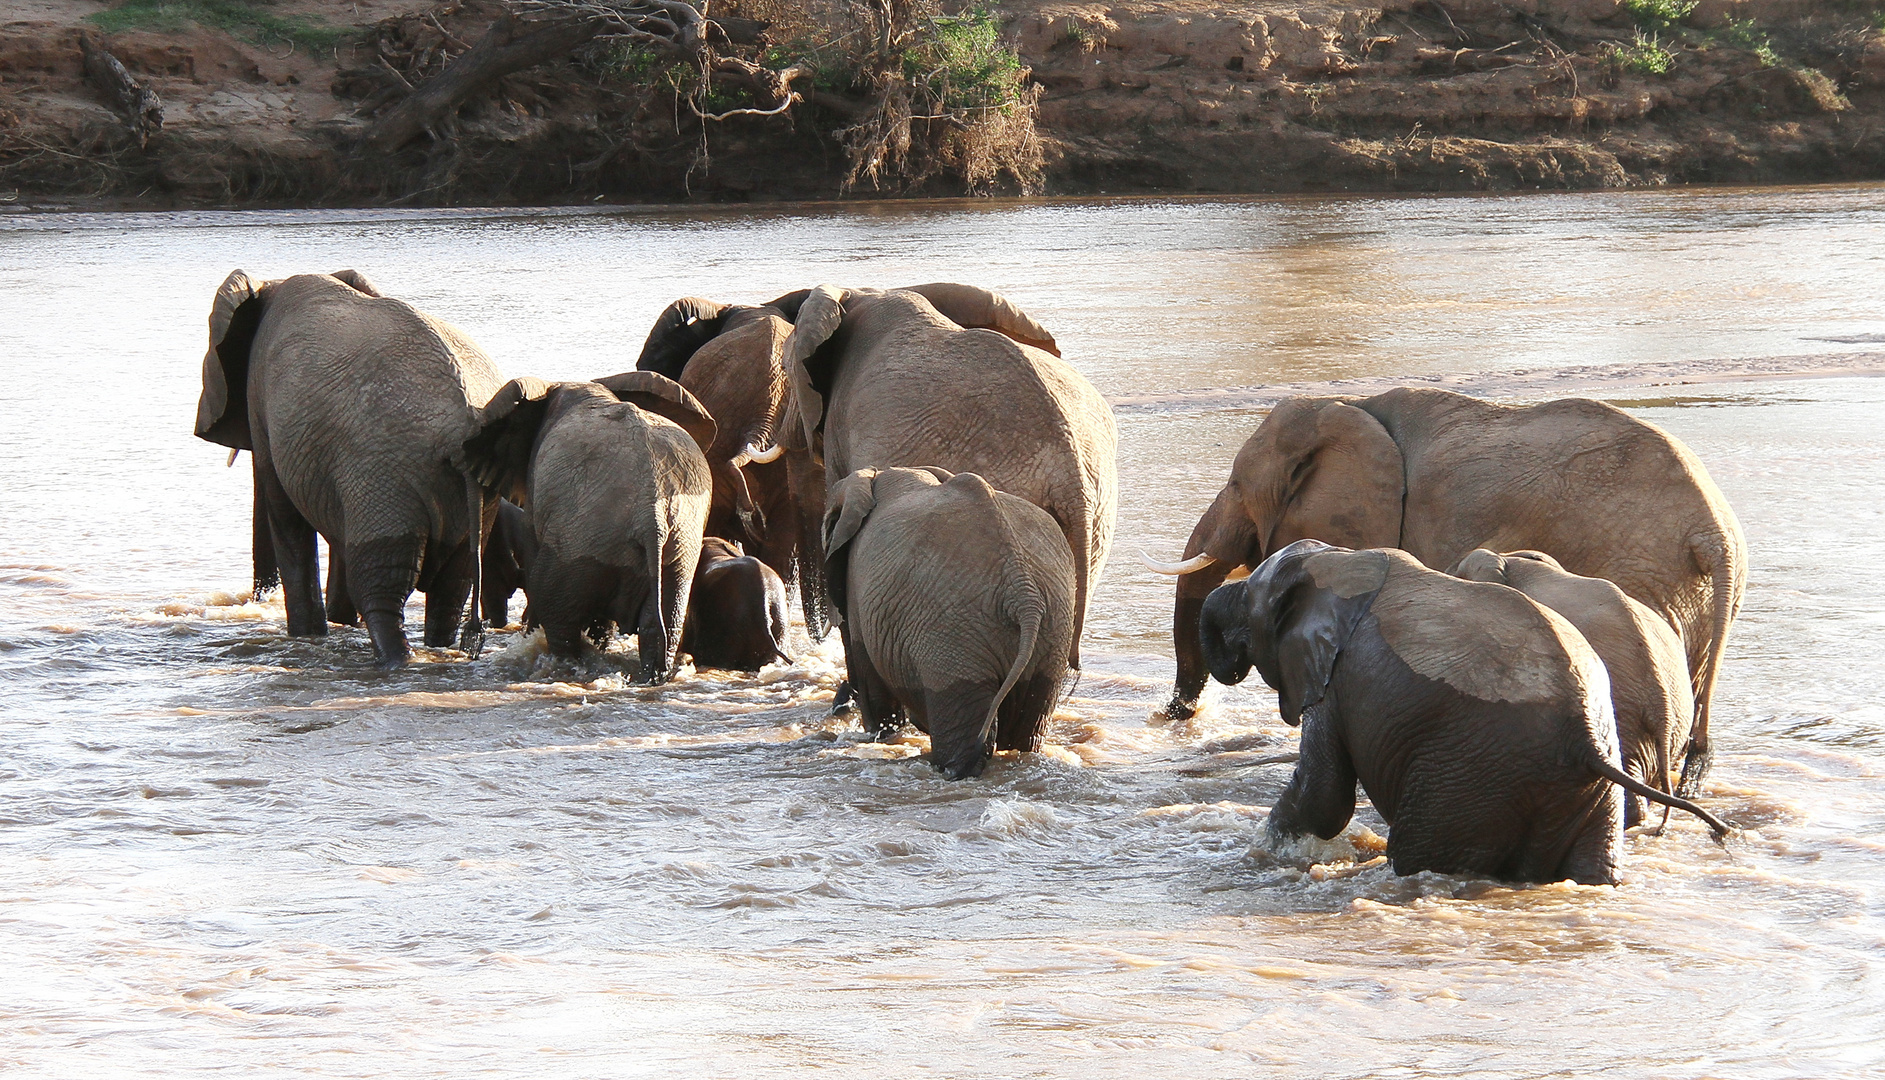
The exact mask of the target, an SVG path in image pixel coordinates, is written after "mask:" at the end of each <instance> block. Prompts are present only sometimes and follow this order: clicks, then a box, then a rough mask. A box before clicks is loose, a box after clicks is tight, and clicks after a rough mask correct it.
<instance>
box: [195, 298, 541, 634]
mask: <svg viewBox="0 0 1885 1080" xmlns="http://www.w3.org/2000/svg"><path fill="white" fill-rule="evenodd" d="M209 337H210V347H209V352H208V354H207V355H205V356H204V358H203V393H202V397H201V399H200V400H199V401H198V404H197V414H196V434H197V436H198V437H199V438H203V439H207V440H209V441H210V442H214V443H218V444H220V445H223V446H227V447H231V448H233V449H239V450H249V451H252V453H251V455H250V457H251V459H252V464H253V469H254V474H255V515H256V525H255V530H254V542H255V548H256V551H255V564H256V579H257V580H256V584H257V586H258V588H260V587H263V586H266V585H268V584H269V583H270V582H269V580H268V578H269V577H270V576H272V575H273V574H276V573H278V574H279V577H280V581H281V585H282V602H283V606H284V607H285V608H286V609H287V616H288V632H289V633H290V634H292V635H295V636H298V637H319V636H321V635H324V634H326V633H327V611H328V608H329V607H330V606H331V607H332V608H333V610H334V612H335V614H336V616H337V617H339V618H340V619H341V620H342V621H347V622H351V621H352V613H353V612H354V611H358V612H359V613H360V614H362V615H364V616H365V621H366V625H367V632H368V634H369V635H370V636H371V638H372V641H373V653H374V657H375V658H376V659H377V660H378V662H379V663H380V664H381V665H382V666H394V665H398V664H402V663H404V662H405V661H406V659H407V658H408V656H409V655H410V650H409V649H408V647H407V644H406V637H405V628H404V624H405V617H404V612H405V606H406V599H407V597H408V596H410V595H411V594H412V591H413V589H414V588H415V587H416V588H417V589H419V591H421V592H424V593H425V594H426V605H425V643H426V644H427V645H429V646H434V647H438V646H443V645H448V644H450V642H451V639H452V633H453V631H454V630H455V629H456V628H457V627H458V622H459V617H460V615H461V614H463V612H464V609H465V600H466V598H467V596H469V595H470V594H471V593H472V592H473V590H474V586H475V582H476V579H477V576H478V575H477V567H478V563H479V543H480V541H481V540H482V538H483V532H484V529H485V527H486V524H487V522H486V514H487V507H486V504H485V500H484V499H483V495H482V492H481V491H480V490H479V489H478V487H477V485H475V484H472V483H469V482H467V481H466V479H465V478H464V477H463V476H462V475H461V474H459V473H458V472H457V471H456V470H455V469H453V468H452V465H451V458H452V455H453V454H454V453H455V452H456V451H457V449H458V447H459V445H460V444H461V443H463V441H464V440H465V439H466V438H468V437H469V436H470V435H471V434H472V432H473V431H474V430H476V424H477V419H476V415H477V410H478V409H479V407H480V406H482V405H483V404H484V403H485V402H486V401H488V400H490V397H491V395H492V394H493V393H495V392H496V391H497V389H498V387H499V386H501V385H503V382H504V379H503V376H501V375H499V374H498V371H497V367H496V366H495V365H494V364H492V362H491V360H490V358H489V357H487V356H486V355H485V354H484V352H483V351H482V350H480V349H479V348H478V347H477V346H476V345H474V344H472V343H471V341H470V339H469V338H467V337H465V335H464V334H463V333H461V332H460V331H459V330H458V329H457V328H455V327H453V326H451V325H450V324H448V323H445V322H443V321H441V320H438V319H435V318H432V317H431V316H429V315H426V314H424V313H422V312H420V311H418V310H416V309H414V308H413V307H412V306H411V305H409V304H406V303H404V302H402V301H399V300H394V299H390V298H388V297H383V296H381V295H380V294H379V292H378V291H377V290H376V289H374V287H373V286H372V285H371V284H370V283H369V282H368V281H367V280H366V278H365V277H363V276H361V275H360V274H357V273H355V272H353V271H351V270H344V271H341V272H339V273H336V274H302V275H298V276H295V277H290V278H284V279H282V280H279V281H257V280H255V279H253V278H251V277H249V275H247V274H245V273H243V272H242V271H240V270H237V271H235V272H234V273H232V274H230V275H229V277H228V279H227V280H225V281H224V282H223V284H222V286H221V288H219V289H217V291H216V299H215V302H214V304H213V306H212V308H211V310H210V318H209ZM316 533H319V534H320V535H321V536H324V537H326V538H327V540H328V543H329V545H330V546H331V549H332V552H334V553H338V557H335V558H334V559H333V561H334V563H335V564H336V565H337V566H339V567H342V569H341V570H339V571H338V572H337V573H336V574H335V575H334V580H333V581H332V586H333V588H330V593H331V592H336V591H338V592H344V594H345V595H330V596H328V597H327V600H326V603H325V604H324V603H323V600H322V597H321V587H320V580H319V576H318V566H317V563H316V554H315V535H316ZM478 629H479V623H478V620H477V613H476V611H475V609H474V611H473V614H472V617H471V618H470V619H469V620H467V622H466V623H465V639H467V640H475V639H476V635H477V632H478Z"/></svg>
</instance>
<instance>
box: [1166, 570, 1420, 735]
mask: <svg viewBox="0 0 1885 1080" xmlns="http://www.w3.org/2000/svg"><path fill="white" fill-rule="evenodd" d="M1387 572H1388V557H1387V555H1386V554H1385V553H1384V552H1381V551H1349V550H1347V549H1344V548H1335V547H1330V546H1329V545H1328V544H1324V543H1322V542H1320V541H1317V540H1298V541H1296V542H1295V543H1293V544H1290V545H1289V546H1288V547H1285V548H1283V549H1282V550H1281V551H1278V552H1277V553H1276V554H1274V555H1272V556H1270V557H1269V558H1268V559H1266V560H1264V562H1263V564H1262V565H1261V566H1259V567H1258V568H1257V569H1256V570H1255V571H1254V572H1252V573H1251V575H1250V576H1249V577H1248V578H1246V579H1244V580H1243V581H1239V582H1233V583H1231V584H1229V585H1224V586H1221V587H1219V588H1218V589H1216V590H1215V591H1213V592H1212V593H1211V595H1210V597H1209V598H1208V599H1206V601H1205V603H1204V610H1203V612H1202V614H1201V617H1200V626H1199V631H1200V644H1201V647H1202V649H1203V652H1204V657H1205V661H1206V663H1207V664H1208V665H1209V667H1210V671H1211V675H1212V677H1214V678H1216V679H1217V680H1218V681H1219V682H1222V683H1225V684H1228V685H1236V684H1237V683H1239V682H1242V681H1243V679H1244V677H1245V676H1246V675H1247V674H1249V671H1250V669H1251V668H1252V667H1255V668H1256V669H1257V673H1258V674H1259V675H1261V676H1262V677H1263V681H1264V682H1265V683H1267V684H1268V685H1270V686H1271V687H1272V688H1274V689H1275V690H1276V691H1277V696H1278V705H1277V707H1278V711H1279V712H1281V714H1282V716H1283V719H1284V721H1285V722H1287V723H1288V724H1289V725H1290V726H1292V727H1294V726H1296V725H1299V724H1301V723H1302V714H1303V712H1304V710H1306V709H1309V708H1310V707H1312V706H1314V705H1315V704H1316V703H1317V702H1319V701H1321V700H1322V698H1323V696H1324V692H1325V691H1326V689H1327V688H1328V685H1329V679H1330V677H1331V676H1332V675H1333V673H1334V670H1335V661H1336V659H1337V658H1338V657H1339V656H1340V655H1341V652H1342V650H1343V648H1344V647H1346V645H1347V644H1348V640H1349V638H1350V637H1351V636H1352V635H1353V634H1354V632H1355V627H1356V625H1357V624H1358V623H1360V622H1361V619H1362V617H1363V616H1364V615H1366V614H1367V613H1368V610H1369V607H1370V605H1371V604H1372V603H1373V602H1374V598H1375V595H1376V593H1378V592H1379V591H1380V589H1381V586H1382V584H1383V583H1384V582H1385V581H1386V580H1387Z"/></svg>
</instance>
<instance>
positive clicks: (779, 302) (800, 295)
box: [760, 289, 812, 322]
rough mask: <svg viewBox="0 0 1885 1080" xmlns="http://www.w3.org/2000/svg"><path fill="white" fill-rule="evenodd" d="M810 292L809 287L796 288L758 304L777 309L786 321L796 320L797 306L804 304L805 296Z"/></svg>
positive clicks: (797, 314)
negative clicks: (774, 298)
mask: <svg viewBox="0 0 1885 1080" xmlns="http://www.w3.org/2000/svg"><path fill="white" fill-rule="evenodd" d="M811 294H812V291H811V290H810V289H796V290H794V291H792V292H789V293H786V294H785V295H784V296H781V297H779V298H778V299H776V300H769V301H767V302H766V303H764V304H761V305H760V306H761V307H769V308H773V309H774V310H776V311H778V313H779V314H780V315H782V316H784V317H785V321H786V322H798V321H799V308H801V307H804V306H805V298H806V297H808V296H810V295H811Z"/></svg>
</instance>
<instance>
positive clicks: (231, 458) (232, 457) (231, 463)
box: [223, 447, 242, 469]
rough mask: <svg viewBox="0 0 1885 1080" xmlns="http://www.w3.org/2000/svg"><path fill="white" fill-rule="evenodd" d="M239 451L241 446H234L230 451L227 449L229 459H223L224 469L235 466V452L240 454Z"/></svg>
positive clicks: (240, 451)
mask: <svg viewBox="0 0 1885 1080" xmlns="http://www.w3.org/2000/svg"><path fill="white" fill-rule="evenodd" d="M240 453H242V448H241V447H237V448H235V449H233V450H231V451H229V460H228V461H225V462H223V468H225V469H233V468H235V467H236V455H237V454H240Z"/></svg>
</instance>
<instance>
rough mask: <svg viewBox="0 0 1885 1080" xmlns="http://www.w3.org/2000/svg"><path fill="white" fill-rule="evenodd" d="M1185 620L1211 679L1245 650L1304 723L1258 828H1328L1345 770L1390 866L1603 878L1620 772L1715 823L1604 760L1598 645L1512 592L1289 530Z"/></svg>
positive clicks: (1606, 715) (1340, 819) (1609, 744)
mask: <svg viewBox="0 0 1885 1080" xmlns="http://www.w3.org/2000/svg"><path fill="white" fill-rule="evenodd" d="M1200 635H1201V642H1202V645H1203V649H1204V655H1205V659H1206V662H1207V663H1208V664H1209V665H1210V669H1211V674H1212V675H1213V676H1214V677H1216V678H1217V679H1218V680H1219V681H1221V682H1225V683H1231V684H1235V683H1238V682H1241V681H1242V680H1243V679H1244V677H1245V676H1246V675H1247V674H1249V671H1250V669H1251V667H1252V666H1254V667H1255V668H1256V669H1257V671H1258V673H1259V674H1260V675H1262V676H1263V681H1264V682H1266V683H1268V684H1269V685H1270V686H1271V687H1272V688H1274V689H1275V690H1276V691H1277V708H1278V711H1279V712H1280V713H1281V714H1282V716H1283V719H1284V720H1285V721H1287V722H1288V723H1290V724H1291V725H1301V727H1302V755H1301V758H1300V760H1299V761H1298V762H1297V763H1296V771H1295V774H1294V775H1293V776H1291V777H1290V782H1289V786H1288V787H1287V788H1285V789H1284V791H1283V794H1282V795H1281V796H1280V797H1278V799H1277V801H1276V805H1275V807H1274V808H1272V809H1271V811H1270V817H1269V824H1268V832H1269V834H1270V835H1271V837H1272V838H1274V839H1281V840H1287V839H1289V838H1291V837H1297V836H1301V835H1303V834H1305V833H1314V834H1315V835H1317V836H1320V837H1322V838H1323V839H1325V840H1326V839H1332V838H1334V837H1335V836H1336V835H1337V834H1338V833H1340V832H1341V831H1342V829H1343V828H1344V827H1345V826H1346V825H1347V824H1348V821H1349V818H1350V817H1351V816H1352V815H1353V814H1354V811H1355V785H1356V783H1357V782H1359V783H1360V784H1361V786H1362V788H1363V790H1365V791H1366V792H1367V793H1368V798H1369V800H1370V801H1372V802H1373V803H1374V807H1375V809H1376V810H1377V811H1378V812H1379V813H1380V814H1381V816H1382V818H1383V819H1384V820H1386V821H1387V823H1388V861H1389V863H1390V864H1391V865H1392V866H1393V868H1394V872H1395V873H1397V874H1414V873H1418V872H1420V871H1423V870H1431V871H1435V872H1438V873H1454V874H1458V873H1474V874H1489V875H1492V876H1494V877H1500V878H1505V879H1508V880H1514V881H1532V882H1549V881H1562V880H1564V879H1566V878H1569V879H1571V880H1573V881H1577V882H1580V883H1582V884H1586V885H1614V884H1616V882H1617V863H1618V860H1619V857H1620V855H1621V850H1622V835H1623V807H1622V804H1621V802H1620V801H1619V800H1618V798H1617V788H1619V787H1621V788H1623V789H1625V790H1627V791H1630V792H1633V793H1635V794H1637V795H1641V796H1643V797H1644V798H1648V799H1653V800H1655V801H1657V802H1660V803H1663V804H1665V805H1668V806H1674V807H1677V808H1680V809H1682V810H1686V811H1688V812H1690V813H1692V814H1695V815H1696V816H1697V817H1699V818H1701V819H1702V820H1703V821H1706V822H1707V823H1708V825H1709V827H1710V828H1711V829H1713V830H1714V832H1715V836H1716V838H1717V839H1720V838H1721V837H1722V836H1723V835H1725V834H1726V832H1727V831H1728V830H1727V826H1725V825H1723V824H1722V823H1721V822H1720V821H1719V820H1717V819H1716V818H1714V817H1713V816H1711V815H1710V814H1708V812H1707V811H1704V810H1702V809H1701V808H1700V807H1697V806H1695V805H1694V804H1692V803H1688V802H1685V801H1684V800H1681V799H1678V798H1674V797H1672V796H1669V795H1666V794H1663V793H1662V792H1660V791H1657V790H1656V789H1654V788H1651V787H1649V786H1648V785H1646V784H1644V783H1642V782H1641V781H1639V780H1637V779H1635V778H1634V777H1632V776H1630V775H1629V774H1628V773H1626V772H1624V771H1623V770H1622V769H1621V768H1620V767H1619V760H1618V752H1617V730H1616V721H1615V720H1614V719H1613V717H1612V716H1611V711H1610V683H1609V678H1608V675H1607V674H1606V672H1605V669H1604V665H1603V662H1602V661H1601V660H1599V659H1598V658H1597V654H1596V653H1594V652H1593V651H1592V650H1591V647H1590V645H1589V644H1588V643H1586V642H1585V640H1584V638H1583V636H1582V635H1581V634H1579V633H1578V632H1577V630H1576V628H1575V627H1573V626H1572V625H1571V624H1570V623H1569V622H1567V621H1566V620H1565V619H1564V618H1563V617H1562V616H1560V615H1558V614H1556V613H1555V612H1553V611H1551V610H1549V609H1548V608H1545V607H1542V606H1540V605H1539V604H1537V603H1535V602H1533V601H1532V600H1531V599H1530V598H1528V597H1527V596H1525V595H1524V594H1523V593H1521V592H1519V591H1518V590H1516V589H1509V588H1506V587H1505V586H1503V585H1492V584H1484V583H1481V582H1476V581H1465V580H1462V579H1460V578H1456V577H1451V576H1449V575H1447V574H1443V573H1441V572H1439V571H1437V570H1429V569H1427V568H1426V567H1424V566H1422V565H1420V564H1419V563H1417V562H1415V561H1414V560H1413V558H1412V557H1410V556H1409V555H1408V554H1407V553H1406V552H1404V551H1399V550H1394V549H1377V550H1372V551H1349V550H1347V549H1345V548H1332V547H1330V546H1329V545H1327V544H1324V543H1321V542H1320V541H1316V540H1299V541H1296V542H1295V543H1293V544H1290V545H1288V546H1286V547H1284V548H1283V549H1282V550H1280V551H1278V552H1277V553H1276V554H1274V555H1272V556H1271V557H1270V558H1269V559H1267V560H1265V561H1264V562H1263V563H1262V564H1261V565H1260V566H1259V567H1258V568H1257V570H1256V572H1255V573H1253V574H1251V575H1250V577H1248V578H1246V579H1245V580H1243V581H1239V582H1235V583H1233V584H1230V585H1225V586H1222V587H1220V588H1218V589H1216V590H1214V591H1212V593H1211V595H1210V597H1209V598H1208V599H1207V600H1206V601H1205V604H1204V609H1203V613H1202V616H1201V619H1200ZM1613 785H1615V786H1613Z"/></svg>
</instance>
